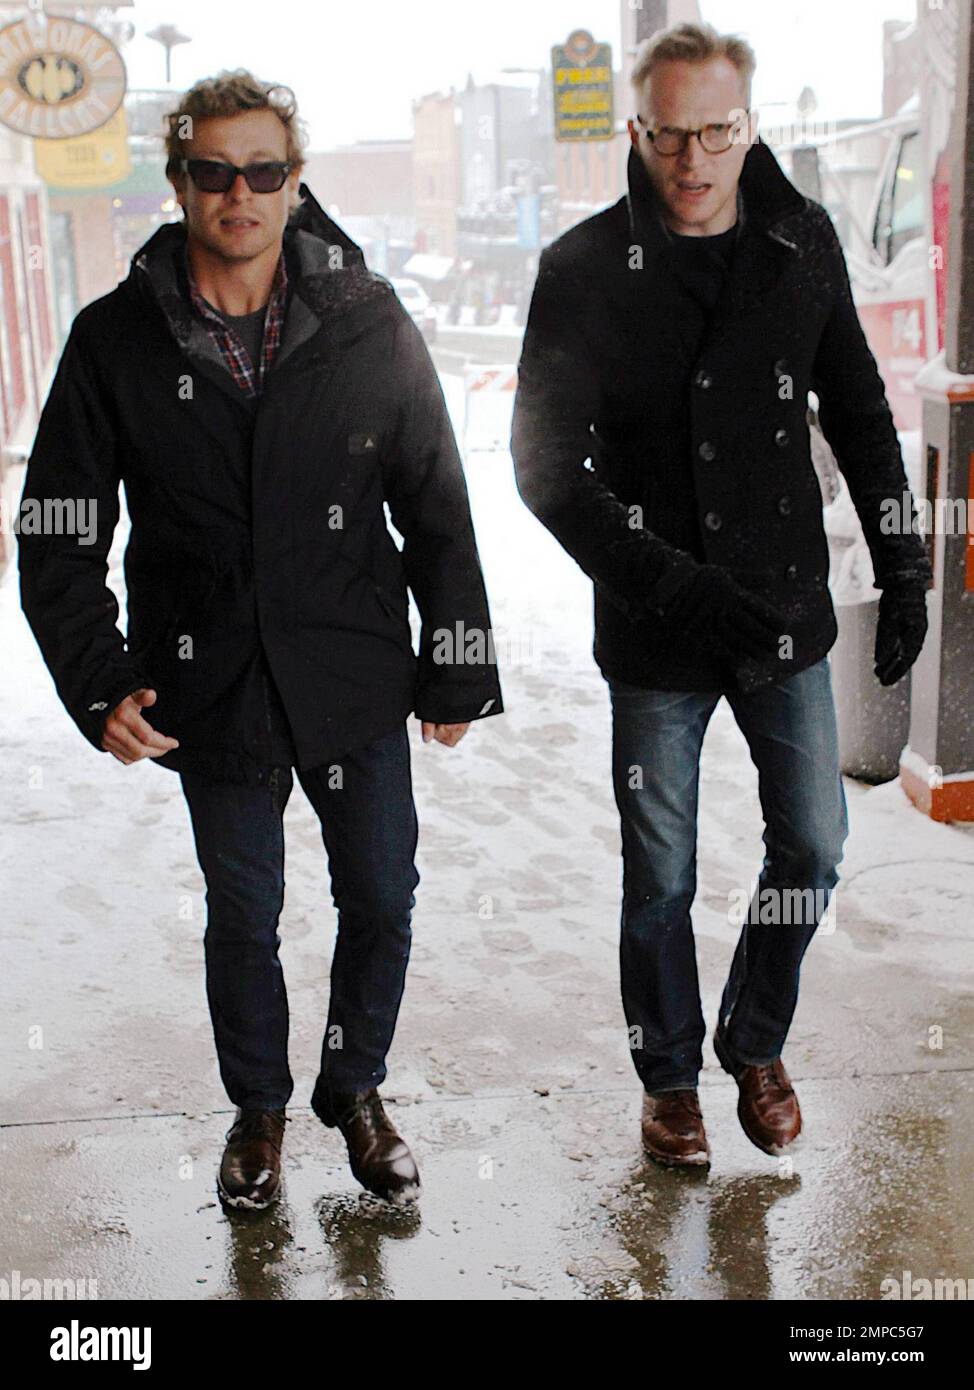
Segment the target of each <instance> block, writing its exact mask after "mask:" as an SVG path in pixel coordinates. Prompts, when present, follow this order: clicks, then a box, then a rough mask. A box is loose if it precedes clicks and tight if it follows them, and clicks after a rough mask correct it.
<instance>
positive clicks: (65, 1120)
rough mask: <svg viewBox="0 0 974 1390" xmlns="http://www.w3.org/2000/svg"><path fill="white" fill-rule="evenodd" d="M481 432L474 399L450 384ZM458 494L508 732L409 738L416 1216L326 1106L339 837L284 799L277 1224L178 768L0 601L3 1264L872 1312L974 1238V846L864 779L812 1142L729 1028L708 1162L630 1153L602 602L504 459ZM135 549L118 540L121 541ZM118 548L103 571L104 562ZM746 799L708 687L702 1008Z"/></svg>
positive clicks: (360, 1289)
mask: <svg viewBox="0 0 974 1390" xmlns="http://www.w3.org/2000/svg"><path fill="white" fill-rule="evenodd" d="M444 380H445V385H446V389H447V392H448V396H449V400H450V404H451V410H452V412H453V414H454V418H455V420H456V422H457V426H458V430H459V427H460V422H461V418H462V387H461V384H460V383H461V379H460V378H458V377H447V378H445V379H444ZM466 466H467V477H468V483H469V487H470V492H471V500H472V507H473V514H474V521H475V525H476V529H477V536H478V542H479V546H480V551H481V558H482V561H483V565H484V571H485V575H486V579H487V584H488V591H489V595H490V600H491V606H492V611H493V617H494V623H495V631H496V635H497V647H498V657H499V661H500V664H501V678H502V682H503V689H504V698H505V704H506V708H507V713H506V714H505V715H504V716H502V717H500V718H498V719H492V720H487V721H485V722H484V723H483V724H482V725H477V724H475V725H474V726H473V727H472V729H471V730H470V732H469V734H468V736H467V737H466V739H465V740H464V741H463V742H462V744H461V745H460V746H459V747H458V748H456V749H454V750H449V749H447V748H444V747H442V746H440V745H437V744H431V745H428V746H424V745H423V744H422V741H421V738H420V735H419V726H418V724H417V723H416V721H415V720H412V721H411V737H412V742H413V776H414V782H415V792H416V800H417V805H418V808H419V813H420V825H421V834H420V850H419V860H418V866H419V870H420V874H421V883H420V887H419V888H418V890H417V904H418V905H417V909H416V912H415V914H414V921H413V927H414V947H413V956H412V962H411V966H410V972H409V976H408V980H407V987H406V995H405V1001H404V1005H403V1010H402V1014H401V1019H400V1026H399V1030H398V1034H397V1037H396V1043H395V1046H394V1049H393V1053H392V1056H391V1059H390V1075H389V1080H388V1082H387V1083H386V1086H385V1087H384V1095H385V1097H386V1099H387V1101H388V1100H392V1099H394V1101H395V1105H394V1107H392V1114H393V1116H394V1118H395V1121H396V1123H397V1124H398V1126H399V1127H400V1128H401V1129H402V1131H403V1132H404V1134H405V1135H406V1136H407V1137H408V1138H409V1140H410V1142H411V1144H412V1145H413V1148H414V1151H415V1153H416V1156H417V1159H418V1162H419V1164H420V1168H421V1172H422V1177H423V1182H424V1195H423V1199H422V1202H421V1206H420V1211H419V1214H418V1215H415V1214H414V1215H403V1214H400V1213H396V1212H393V1211H391V1210H390V1209H387V1208H383V1207H382V1206H381V1205H380V1204H378V1203H370V1202H369V1201H367V1200H365V1199H360V1197H359V1191H360V1189H359V1188H358V1186H357V1184H356V1183H355V1182H354V1180H353V1178H352V1177H351V1175H350V1173H349V1172H348V1169H347V1166H346V1163H345V1154H344V1147H343V1145H342V1143H341V1140H340V1137H339V1136H338V1134H337V1132H336V1131H333V1130H325V1129H324V1128H323V1127H322V1126H321V1125H320V1124H319V1123H318V1121H317V1120H316V1119H315V1118H314V1116H313V1115H312V1114H311V1113H310V1111H309V1108H308V1099H309V1094H310V1088H311V1084H312V1082H313V1079H314V1076H315V1073H316V1066H317V1055H318V1051H319V1048H320V1042H321V1029H322V1027H323V1024H324V1018H325V1011H326V1005H327V971H328V965H329V960H330V949H331V941H332V937H333V932H334V911H333V908H332V905H331V900H330V897H329V894H328V883H327V873H326V865H325V858H324V853H323V850H322V846H321V842H320V837H319V833H318V828H317V823H316V821H315V819H314V816H313V813H312V811H311V808H310V806H309V805H308V803H307V801H306V800H305V799H304V796H303V794H302V792H301V790H300V788H299V787H297V786H296V787H295V791H294V793H293V795H292V799H291V802H290V804H289V807H288V811H287V815H286V821H285V825H286V833H287V846H288V858H287V871H286V873H287V902H286V906H285V912H284V917H283V919H282V926H281V935H282V943H283V944H282V959H283V962H284V968H285V974H286V978H287V984H288V991H289V997H290V1006H291V1045H290V1057H291V1069H292V1072H293V1073H294V1077H295V1083H296V1087H295V1093H294V1096H293V1099H292V1104H291V1107H290V1109H289V1114H290V1115H291V1117H292V1123H291V1124H290V1125H289V1126H288V1129H287V1133H286V1136H285V1146H284V1164H285V1180H284V1183H285V1185H284V1196H283V1199H282V1201H281V1202H280V1203H279V1204H278V1206H277V1208H276V1209H272V1210H271V1211H270V1212H269V1213H267V1214H266V1215H260V1216H256V1217H253V1216H251V1217H246V1216H244V1217H239V1216H234V1217H233V1218H232V1219H228V1217H227V1216H226V1215H224V1214H223V1213H222V1211H221V1208H220V1206H219V1204H218V1203H217V1201H216V1196H215V1191H214V1175H215V1169H216V1165H217V1163H218V1161H219V1154H220V1150H221V1147H222V1143H223V1136H224V1134H225V1132H226V1130H227V1128H228V1127H229V1124H230V1123H231V1120H232V1109H231V1108H230V1107H229V1103H228V1101H227V1099H226V1096H225V1094H224V1092H223V1090H222V1087H221V1084H220V1080H219V1076H218V1074H217V1070H216V1063H215V1057H214V1051H213V1042H212V1036H211V1032H210V1023H209V1017H208V1014H207V1009H206V1000H205V995H204V989H203V965H202V945H201V938H202V933H203V923H204V906H203V897H202V889H203V884H202V878H201V875H200V873H199V871H198V869H197V866H196V861H195V858H194V855H193V849H192V842H191V837H190V830H189V821H188V816H187V813H186V809H185V806H184V804H183V801H182V797H181V794H180V790H179V783H178V779H177V777H176V776H175V775H174V774H173V773H172V772H169V771H167V770H164V769H160V768H158V767H156V766H153V765H151V764H148V763H141V764H137V765H135V766H133V767H131V768H123V767H122V766H121V765H120V764H119V763H117V762H115V761H114V760H113V759H111V758H109V757H108V756H107V755H98V754H96V753H95V751H94V750H93V749H91V748H89V747H88V745H87V744H86V743H85V742H84V741H83V740H82V738H81V736H80V735H79V734H78V733H77V732H76V730H75V729H74V726H73V725H72V724H71V723H70V721H69V720H68V717H67V715H66V714H65V713H64V711H63V709H62V707H61V705H60V703H59V702H58V700H57V698H56V696H55V693H54V690H53V687H52V685H51V682H50V679H49V677H48V675H47V673H46V671H45V669H44V668H43V666H42V663H41V659H40V656H39V653H38V651H37V649H36V646H35V645H34V642H33V639H32V637H31V635H30V633H29V631H28V629H27V626H26V623H25V622H24V620H23V618H22V615H21V613H20V610H19V603H18V596H17V587H16V578H17V577H16V567H15V565H11V566H10V567H9V568H8V570H7V573H6V575H5V577H4V581H3V585H2V589H0V642H2V646H3V650H4V653H5V661H4V671H5V679H4V681H3V684H2V690H0V717H2V721H3V729H4V745H5V747H4V757H3V780H4V797H3V811H2V816H3V821H4V825H3V847H4V857H3V883H4V904H5V912H4V925H3V934H4V938H5V939H4V959H5V961H6V963H7V969H6V971H5V972H4V988H3V998H2V1010H0V1016H2V1030H3V1033H2V1047H3V1052H4V1056H5V1057H6V1058H7V1059H8V1066H7V1073H8V1079H9V1082H10V1083H11V1084H10V1085H9V1086H8V1089H7V1093H6V1095H5V1097H4V1103H3V1113H2V1134H0V1145H2V1155H3V1164H4V1170H5V1173H6V1181H5V1182H4V1185H3V1195H2V1197H0V1213H2V1214H0V1221H2V1227H3V1230H4V1232H5V1237H6V1240H5V1245H6V1251H7V1254H6V1266H7V1268H8V1269H14V1270H19V1271H20V1278H21V1279H22V1280H23V1279H25V1278H28V1277H35V1278H42V1279H43V1278H52V1279H67V1280H72V1279H73V1280H76V1281H79V1280H82V1279H84V1280H86V1281H92V1280H93V1281H94V1283H95V1286H96V1289H97V1295H98V1296H99V1297H101V1298H120V1297H132V1298H147V1299H148V1298H152V1299H159V1298H179V1299H236V1298H258V1299H260V1298H301V1299H305V1298H314V1299H317V1298H330V1297H332V1298H388V1297H396V1298H416V1297H423V1298H451V1297H461V1298H488V1299H489V1298H497V1299H522V1300H523V1299H529V1300H530V1299H551V1298H560V1299H564V1298H568V1299H572V1298H659V1297H676V1298H707V1299H717V1298H751V1299H781V1298H804V1299H813V1298H814V1299H818V1298H823V1297H848V1298H857V1299H862V1298H865V1299H871V1298H878V1297H880V1296H881V1284H882V1281H883V1280H884V1279H890V1278H892V1279H895V1280H897V1281H899V1280H901V1279H902V1278H903V1275H904V1271H911V1272H912V1277H913V1278H914V1279H916V1278H919V1277H921V1276H922V1277H926V1278H930V1279H933V1278H935V1277H937V1276H941V1275H948V1276H955V1277H956V1276H966V1275H967V1274H968V1273H969V1272H970V1271H971V1268H972V1266H971V1258H972V1252H974V1196H972V1188H971V1184H970V1181H969V1173H970V1164H971V1158H972V1154H974V1105H972V1100H974V1079H972V1067H974V1054H972V1050H971V1042H970V1039H971V1037H972V1035H974V1004H972V990H971V986H972V978H974V958H972V952H971V939H972V935H974V912H972V906H974V826H970V827H966V828H964V827H959V826H944V825H937V824H934V823H933V822H931V821H929V820H927V819H926V818H924V817H923V816H922V815H921V814H920V813H919V812H917V811H916V810H914V809H913V807H912V806H911V805H910V804H909V803H908V801H907V799H906V797H905V795H904V793H903V792H902V790H901V789H900V787H899V785H898V783H896V782H894V783H891V784H888V785H886V786H884V787H880V788H876V789H869V788H866V787H864V786H862V785H858V784H855V783H851V782H850V783H849V784H848V785H847V795H848V798H849V811H850V818H851V834H850V838H849V842H848V848H847V854H846V859H845V861H844V864H843V866H842V881H841V885H840V888H839V890H838V896H837V912H836V928H835V930H834V931H832V932H825V931H823V932H820V933H819V934H818V936H817V937H816V939H815V941H813V944H812V946H811V948H810V950H809V954H808V956H807V958H806V964H805V968H804V977H803V992H802V996H801V999H800V1002H799V1006H798V1013H797V1016H796V1020H795V1023H794V1026H793V1029H792V1032H791V1035H790V1037H789V1041H788V1045H787V1048H786V1051H785V1061H786V1063H787V1066H788V1068H789V1071H790V1074H791V1076H792V1079H793V1081H794V1082H795V1085H796V1088H797V1090H798V1093H799V1096H800V1099H801V1103H802V1107H803V1111H804V1115H805V1129H806V1133H805V1136H804V1138H803V1140H802V1141H801V1144H800V1146H799V1147H798V1149H797V1150H796V1153H795V1156H794V1158H793V1159H790V1160H781V1161H780V1162H779V1161H778V1160H775V1159H771V1158H768V1157H766V1156H765V1155H763V1154H762V1153H760V1152H759V1151H758V1150H757V1149H755V1148H754V1147H753V1146H752V1145H751V1144H750V1143H749V1142H748V1140H747V1139H746V1138H745V1136H744V1135H743V1133H742V1132H741V1130H740V1128H739V1126H738V1123H737V1120H736V1115H735V1105H736V1089H735V1087H734V1085H733V1083H732V1081H731V1080H730V1079H729V1078H728V1077H727V1076H726V1075H725V1074H724V1073H723V1072H722V1071H721V1070H720V1069H719V1067H718V1065H717V1063H716V1060H715V1059H714V1057H713V1053H712V1050H711V1046H710V1041H709V1038H708V1041H707V1044H706V1048H705V1058H706V1069H705V1072H704V1074H703V1077H702V1078H701V1099H702V1105H703V1111H704V1116H705V1119H706V1122H707V1126H708V1132H709V1134H710V1139H711V1145H712V1148H713V1155H714V1159H713V1167H712V1168H711V1170H710V1172H709V1175H704V1176H690V1175H688V1174H686V1173H680V1172H669V1171H664V1170H660V1169H659V1168H657V1167H655V1166H654V1165H652V1164H651V1163H648V1162H646V1161H644V1159H643V1157H642V1154H641V1150H640V1144H639V1103H640V1088H639V1084H638V1081H637V1079H636V1076H635V1073H634V1071H633V1069H632V1066H631V1064H630V1061H629V1057H628V1055H627V1049H626V1035H625V1029H624V1021H623V1016H622V1009H621V1003H620V1000H619V989H618V919H619V894H620V883H621V862H620V858H619V832H618V823H617V817H616V810H615V805H614V802H613V800H612V792H611V783H610V777H609V751H610V724H609V704H608V692H607V689H606V687H605V684H604V682H603V680H602V678H601V677H600V675H599V673H598V671H597V669H596V668H595V666H594V663H593V661H592V658H591V651H590V649H591V638H592V631H591V628H592V619H591V602H592V600H591V587H590V585H589V583H588V581H587V580H585V578H584V576H582V575H581V574H580V573H579V572H578V571H577V570H576V568H575V567H574V565H573V564H572V562H571V561H570V560H569V559H568V558H567V557H566V556H565V555H564V554H563V553H562V552H561V550H560V549H559V547H558V546H557V545H556V544H555V543H554V541H553V540H552V539H551V537H550V536H548V534H547V533H546V532H545V531H544V530H543V529H542V528H541V526H540V525H539V524H538V523H537V522H536V520H535V519H534V518H533V517H532V516H531V515H530V513H529V512H528V511H527V510H526V509H525V508H524V506H523V504H522V503H521V502H520V500H519V498H518V496H517V493H516V489H515V487H514V480H513V472H512V467H511V462H510V458H509V456H508V455H507V454H506V453H503V452H495V453H474V454H471V455H469V456H468V459H467V465H466ZM120 539H121V537H119V540H120ZM120 548H121V547H120V545H119V544H118V543H117V544H116V553H115V560H116V564H115V568H114V570H113V576H114V582H115V583H116V584H117V583H118V579H119V574H118V568H117V561H118V558H119V552H120ZM760 829H761V826H760V818H759V812H758V804H757V795H756V779H755V775H754V773H753V769H752V767H751V765H750V763H749V761H748V757H747V753H746V749H745V745H744V742H743V739H742V737H741V736H740V735H739V733H738V731H737V729H736V727H735V726H734V724H733V721H732V719H731V717H730V713H729V710H728V709H727V707H726V705H722V706H721V707H720V709H719V710H718V713H717V715H716V716H715V718H714V721H713V723H712V725H711V729H710V733H709V735H708V738H707V743H706V746H705V751H704V761H703V771H702V790H701V818H700V890H699V895H698V899H697V904H696V910H695V928H696V934H697V941H698V954H699V960H700V972H701V984H702V990H703V1000H704V1006H705V1013H706V1016H707V1019H708V1024H709V1025H710V1026H712V1024H713V1021H714V1017H715V1013H716V1006H717V1001H718V998H719V995H720V990H721V988H722V985H723V981H724V976H725V973H726V970H727V967H728V965H729V962H730V958H731V954H732V951H733V947H734V943H735V940H736V933H737V929H736V928H734V927H732V926H731V925H730V924H729V922H728V902H729V900H730V895H732V894H734V893H735V891H739V890H741V889H742V888H746V887H747V885H748V884H749V883H750V881H751V880H752V878H753V877H754V875H755V874H756V873H757V869H758V865H759V862H760Z"/></svg>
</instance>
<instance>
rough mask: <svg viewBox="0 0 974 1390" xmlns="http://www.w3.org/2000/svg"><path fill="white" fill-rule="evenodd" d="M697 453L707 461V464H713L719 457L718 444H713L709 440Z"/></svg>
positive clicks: (705, 441)
mask: <svg viewBox="0 0 974 1390" xmlns="http://www.w3.org/2000/svg"><path fill="white" fill-rule="evenodd" d="M697 453H698V454H699V455H700V457H701V458H702V459H705V460H706V462H707V463H713V461H714V459H715V458H716V457H717V446H716V444H711V442H710V440H709V439H705V440H704V442H703V443H702V444H701V445H700V448H699V449H698V450H697Z"/></svg>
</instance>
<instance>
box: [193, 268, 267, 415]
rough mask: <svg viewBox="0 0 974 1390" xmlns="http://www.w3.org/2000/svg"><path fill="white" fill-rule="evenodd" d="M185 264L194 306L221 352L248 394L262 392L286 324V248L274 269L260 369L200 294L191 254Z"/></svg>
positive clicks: (224, 321) (231, 372)
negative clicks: (194, 275)
mask: <svg viewBox="0 0 974 1390" xmlns="http://www.w3.org/2000/svg"><path fill="white" fill-rule="evenodd" d="M185 265H186V274H187V277H188V279H189V295H190V299H191V300H192V303H193V307H194V308H195V309H196V311H197V312H198V313H199V314H200V316H201V317H202V318H203V320H204V321H205V323H206V328H207V332H208V333H209V335H210V337H211V338H212V339H213V341H214V343H216V345H217V347H218V348H219V350H220V355H221V356H222V358H223V360H224V362H225V363H226V365H227V366H228V367H229V369H230V375H231V376H232V377H233V379H234V381H235V382H236V383H237V385H238V386H239V387H240V389H241V390H242V391H243V392H244V393H245V394H246V395H248V396H257V395H259V394H260V392H261V390H262V389H263V385H264V376H265V374H266V372H267V369H268V368H269V367H270V365H271V363H272V362H273V360H274V354H275V353H276V352H277V349H278V347H279V346H280V343H281V330H282V329H283V327H284V312H285V305H286V303H287V284H288V276H287V266H286V264H285V261H284V252H283V250H282V251H281V255H280V259H279V260H278V262H277V269H276V270H275V272H274V283H273V285H272V286H271V297H270V300H269V302H268V305H267V315H266V317H265V319H264V340H263V345H262V347H261V353H260V362H259V363H257V369H256V371H255V370H254V364H253V363H252V362H251V360H250V357H249V355H248V353H247V349H246V348H245V347H244V345H243V343H242V342H241V341H240V337H239V336H238V334H237V333H235V332H234V330H233V329H232V328H231V326H230V325H229V324H228V323H227V322H226V320H225V319H223V318H221V317H220V315H219V314H218V313H217V312H216V310H215V309H214V308H213V307H212V305H210V304H208V303H207V301H206V300H205V299H204V298H203V296H202V295H201V294H200V291H199V287H198V285H197V284H196V281H195V279H194V278H193V268H192V266H191V265H190V262H189V256H188V255H187V256H186V258H185Z"/></svg>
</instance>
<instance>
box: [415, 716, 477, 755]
mask: <svg viewBox="0 0 974 1390" xmlns="http://www.w3.org/2000/svg"><path fill="white" fill-rule="evenodd" d="M469 728H470V725H469V723H467V724H431V723H430V722H429V720H427V719H424V720H423V742H424V743H429V741H430V740H431V739H434V738H435V739H436V741H437V743H445V744H446V746H447V748H455V747H456V745H457V744H458V743H459V742H460V740H461V739H462V738H463V736H464V734H465V733H466V732H467V730H468V729H469Z"/></svg>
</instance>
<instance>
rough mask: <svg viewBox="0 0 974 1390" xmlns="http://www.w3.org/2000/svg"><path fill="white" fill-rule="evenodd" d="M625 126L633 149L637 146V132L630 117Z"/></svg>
mask: <svg viewBox="0 0 974 1390" xmlns="http://www.w3.org/2000/svg"><path fill="white" fill-rule="evenodd" d="M626 126H627V128H628V131H629V140H630V142H631V144H632V146H633V148H634V149H635V148H636V147H637V146H638V145H639V131H638V130H637V129H636V122H635V121H634V120H633V119H632V117H631V116H630V117H629V119H628V120H627V121H626Z"/></svg>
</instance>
